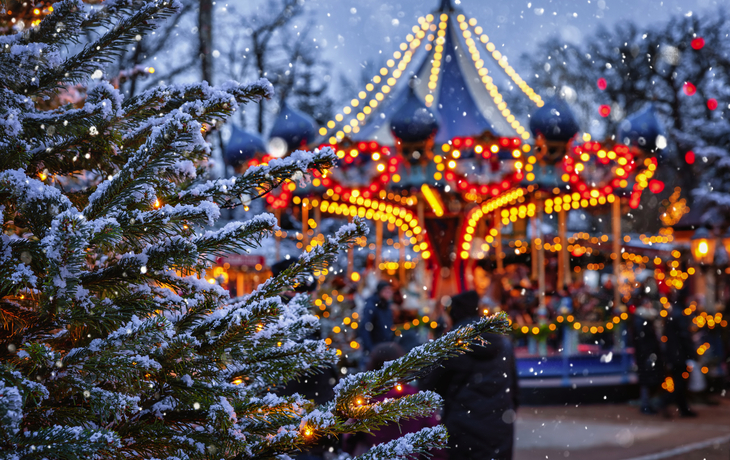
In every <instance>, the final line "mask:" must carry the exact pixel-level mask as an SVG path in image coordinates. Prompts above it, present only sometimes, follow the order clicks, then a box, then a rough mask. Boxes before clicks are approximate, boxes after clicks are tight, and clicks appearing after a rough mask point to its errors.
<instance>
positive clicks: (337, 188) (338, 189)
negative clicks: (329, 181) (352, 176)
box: [335, 185, 342, 193]
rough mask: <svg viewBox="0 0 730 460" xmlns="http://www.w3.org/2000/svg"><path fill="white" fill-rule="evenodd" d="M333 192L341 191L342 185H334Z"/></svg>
mask: <svg viewBox="0 0 730 460" xmlns="http://www.w3.org/2000/svg"><path fill="white" fill-rule="evenodd" d="M335 193H342V187H340V186H339V185H337V186H335Z"/></svg>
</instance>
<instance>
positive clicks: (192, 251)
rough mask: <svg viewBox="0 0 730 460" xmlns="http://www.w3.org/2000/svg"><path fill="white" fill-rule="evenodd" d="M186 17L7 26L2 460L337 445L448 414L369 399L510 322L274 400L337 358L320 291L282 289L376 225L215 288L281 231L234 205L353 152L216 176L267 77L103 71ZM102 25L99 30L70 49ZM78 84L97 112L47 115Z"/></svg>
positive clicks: (1, 157) (109, 8)
mask: <svg viewBox="0 0 730 460" xmlns="http://www.w3.org/2000/svg"><path fill="white" fill-rule="evenodd" d="M179 8H180V4H178V3H176V2H169V1H162V0H160V1H150V2H138V3H128V2H123V1H119V2H108V3H107V4H106V5H105V6H104V7H102V8H95V9H94V10H91V9H90V8H88V7H86V6H85V5H84V4H82V3H80V2H79V1H78V0H63V1H61V2H58V3H56V4H55V5H54V11H53V12H52V13H51V14H49V15H48V16H46V17H45V19H44V20H43V21H42V22H41V23H40V24H39V25H38V27H36V28H33V29H30V30H26V31H25V32H23V33H18V34H14V35H9V36H5V37H3V42H4V43H5V44H6V45H7V46H4V47H2V48H0V91H1V92H2V97H0V213H1V215H0V217H1V219H0V224H1V225H2V230H3V232H2V233H1V234H0V458H7V459H15V458H23V459H36V458H37V459H42V458H58V459H81V458H97V459H118V458H164V459H183V460H184V459H205V458H226V459H244V458H251V459H253V458H256V459H268V458H281V457H280V456H281V455H282V454H288V453H293V452H298V451H300V450H301V449H306V448H307V447H308V446H310V445H312V444H313V443H316V442H317V441H318V440H320V439H322V438H323V437H328V436H338V435H340V434H342V433H345V432H355V431H367V430H371V429H376V428H377V427H379V426H381V425H382V424H384V423H387V422H391V421H396V420H399V419H401V418H403V417H416V416H423V415H426V414H429V413H431V412H432V411H434V410H435V409H436V408H437V406H438V404H439V402H440V398H439V397H438V396H437V395H435V394H433V393H428V392H422V393H418V394H415V395H409V396H404V397H402V398H396V399H390V400H386V401H381V402H373V401H372V400H371V398H372V397H374V396H377V395H379V394H383V393H385V392H387V391H388V390H390V389H391V388H392V387H393V385H395V384H396V383H397V382H399V381H403V380H407V379H411V378H414V377H416V376H418V375H420V374H421V373H422V372H425V371H427V370H428V368H429V366H431V365H433V363H435V362H437V361H438V359H440V358H443V357H446V356H449V355H453V354H455V353H461V352H464V351H465V350H466V349H467V347H468V345H469V344H471V343H473V342H474V341H475V340H477V339H478V337H479V335H480V334H481V333H482V332H485V331H504V330H506V328H507V327H508V325H507V322H506V318H505V317H504V316H503V315H502V316H496V317H489V318H484V319H482V320H481V321H479V322H477V323H475V324H473V325H471V326H468V327H466V328H462V329H459V330H456V331H453V332H451V333H449V334H447V335H445V336H444V337H442V338H441V339H439V340H436V341H433V342H429V343H427V344H425V345H424V346H422V347H420V348H417V349H414V350H413V351H412V352H411V353H409V354H408V355H407V356H405V357H403V358H401V359H399V360H396V361H394V362H391V363H389V364H388V365H387V366H385V367H384V368H383V369H382V370H380V371H375V372H366V373H360V374H356V375H350V376H348V377H347V378H344V379H343V380H342V381H340V383H339V384H338V385H337V386H336V387H335V396H334V399H333V400H332V401H330V402H328V403H326V404H324V405H321V406H317V407H315V406H314V404H313V403H312V402H311V401H308V400H305V399H303V398H302V397H300V396H298V395H294V396H276V395H274V394H272V393H271V391H272V390H274V389H275V388H276V387H277V386H278V385H281V384H282V383H284V382H288V381H290V380H292V379H294V378H299V377H302V376H305V375H307V374H310V373H312V372H315V371H316V370H317V369H318V368H319V367H321V366H325V365H330V364H331V363H333V362H334V361H335V360H336V358H337V356H336V353H335V352H334V350H331V349H329V348H328V347H327V346H326V344H325V343H324V342H323V341H320V340H310V339H308V338H307V337H309V336H310V334H311V333H312V332H313V331H315V330H316V328H317V327H318V322H317V319H316V317H315V316H313V315H311V314H310V313H309V309H310V308H311V305H310V300H309V298H308V297H306V296H302V295H298V296H295V297H294V298H293V299H291V300H290V301H289V302H288V303H285V302H283V301H282V299H281V298H280V297H279V293H280V292H282V291H286V290H290V289H291V288H293V287H295V286H296V285H298V284H300V283H303V282H306V281H307V280H309V279H310V278H311V277H312V276H316V275H318V273H320V272H321V271H322V270H324V269H327V268H328V267H331V264H332V262H333V261H334V258H335V257H336V254H337V253H338V252H339V251H340V250H342V249H345V248H347V247H348V246H349V245H351V244H352V243H353V242H354V241H355V240H356V239H357V238H358V237H361V236H362V235H363V234H364V233H365V226H364V223H363V222H362V221H361V220H355V221H354V222H353V223H351V224H348V225H346V226H344V227H343V228H341V229H340V230H339V231H337V232H336V233H335V235H333V236H331V237H329V238H327V239H326V241H325V242H324V243H323V244H322V245H318V246H317V247H315V248H314V249H312V250H311V251H310V252H308V253H305V254H304V255H303V256H302V257H300V258H299V259H298V260H297V261H296V262H295V263H294V264H293V265H291V266H290V267H289V268H288V269H287V270H284V271H283V272H282V273H281V274H280V275H279V276H277V277H275V278H272V279H269V280H267V281H266V282H265V283H263V284H262V285H260V286H259V287H258V288H257V289H256V290H254V292H252V293H251V294H249V295H247V296H244V297H240V298H238V299H235V300H232V299H230V298H229V294H228V292H227V291H225V290H223V289H221V288H220V287H219V286H217V285H214V284H209V283H208V282H207V281H206V280H205V270H206V268H208V267H209V266H210V261H211V260H212V259H213V258H214V257H215V256H216V255H218V254H221V253H230V252H239V251H245V250H247V249H249V248H251V247H254V246H256V245H259V244H261V243H262V242H263V241H264V240H265V239H266V238H268V237H269V236H270V235H271V234H272V233H273V232H275V231H276V230H277V228H278V227H277V222H276V220H275V219H274V217H273V216H272V215H270V214H260V215H257V216H251V217H250V218H249V219H248V220H246V221H245V222H231V223H228V224H226V225H225V226H222V227H220V226H216V222H217V221H218V218H219V216H220V210H221V209H222V208H233V207H237V206H241V205H243V204H244V203H248V202H249V201H250V200H252V199H257V198H259V197H261V196H263V195H265V194H266V193H268V192H269V191H270V190H272V189H273V188H275V187H277V186H279V185H281V184H282V183H283V182H286V181H288V180H306V178H307V173H308V172H309V171H312V170H316V171H320V172H321V171H323V170H325V169H327V168H329V167H331V166H332V164H333V162H334V161H335V158H336V157H335V155H334V152H332V150H331V149H324V150H322V151H317V152H314V153H307V152H302V151H298V152H295V153H294V154H292V155H291V156H290V157H288V158H285V159H279V160H273V161H271V162H270V163H269V164H268V165H265V166H257V167H253V168H250V169H249V170H248V171H247V172H246V173H244V174H242V175H240V176H238V177H236V178H232V179H219V180H206V179H205V174H204V173H205V168H206V164H207V163H206V161H207V159H208V156H209V154H210V146H209V145H208V144H207V143H206V142H205V139H204V138H203V131H205V127H206V126H212V125H215V124H216V122H218V121H219V120H223V119H225V118H226V117H228V116H230V115H231V114H232V113H233V112H235V111H236V110H237V109H238V107H239V104H243V103H247V102H251V101H258V100H260V99H261V98H262V97H271V96H272V92H271V86H270V84H269V83H268V82H266V81H263V80H261V81H258V82H257V83H254V84H251V85H245V84H239V83H236V82H227V83H225V84H223V85H221V86H219V87H216V88H214V87H211V86H209V85H208V84H207V83H206V82H202V83H193V84H188V85H175V86H170V87H165V86H159V87H156V88H154V89H152V90H148V91H144V92H142V93H140V94H138V95H136V96H134V97H127V98H124V97H123V96H122V93H121V92H120V91H119V90H118V89H116V88H114V87H113V86H112V85H110V84H109V83H108V82H107V81H105V80H104V79H103V78H96V77H95V78H94V79H91V80H90V79H89V77H90V76H92V75H95V76H96V75H98V72H102V74H103V65H104V63H106V62H111V61H113V60H114V59H115V58H117V57H118V56H119V54H120V53H122V52H124V50H125V49H127V47H129V46H130V45H131V44H134V43H135V42H136V41H137V40H136V37H137V36H138V35H142V34H145V33H148V32H150V31H152V30H153V29H154V28H155V27H157V26H159V25H160V24H161V22H162V21H164V19H165V18H169V17H170V16H173V15H174V14H175V13H176V12H177V11H178V9H179ZM92 32H93V34H92ZM87 35H89V36H94V37H95V39H94V40H93V41H92V42H91V43H89V44H88V45H86V46H83V47H74V46H70V45H73V43H74V42H75V40H77V37H80V36H87ZM63 50H70V51H68V52H64V51H63ZM74 84H83V85H88V91H86V92H85V93H86V94H87V96H86V97H85V99H84V100H83V101H81V102H80V104H81V107H80V108H74V106H73V105H64V106H60V107H58V108H55V109H44V108H43V107H42V104H41V103H42V101H43V100H44V99H45V98H47V97H51V96H52V95H54V93H56V92H62V91H64V88H67V87H69V86H70V85H74ZM82 177H83V180H79V179H80V178H82ZM445 438H446V433H445V430H444V429H443V427H436V428H432V429H425V430H422V431H419V432H418V433H413V434H408V435H406V436H404V437H403V438H401V439H399V440H396V441H393V442H390V443H387V444H384V445H381V446H376V447H375V448H374V449H373V450H372V451H371V452H369V453H367V454H365V455H364V456H363V458H373V459H374V458H403V457H408V456H413V455H415V454H417V453H419V452H422V451H424V450H425V449H428V448H431V447H439V446H443V445H444V443H445Z"/></svg>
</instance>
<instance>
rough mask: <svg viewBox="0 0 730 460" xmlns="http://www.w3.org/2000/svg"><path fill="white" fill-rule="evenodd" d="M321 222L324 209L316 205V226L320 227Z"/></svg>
mask: <svg viewBox="0 0 730 460" xmlns="http://www.w3.org/2000/svg"><path fill="white" fill-rule="evenodd" d="M321 222H322V210H321V209H319V206H314V223H315V224H316V227H315V228H319V224H320V223H321ZM320 231H321V230H320Z"/></svg>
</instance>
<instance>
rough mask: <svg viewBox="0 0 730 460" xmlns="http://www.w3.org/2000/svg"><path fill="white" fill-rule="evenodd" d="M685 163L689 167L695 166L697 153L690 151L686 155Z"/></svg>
mask: <svg viewBox="0 0 730 460" xmlns="http://www.w3.org/2000/svg"><path fill="white" fill-rule="evenodd" d="M684 161H686V162H687V164H688V165H691V164H694V162H695V153H694V152H693V151H692V150H690V151H688V152H687V153H685V154H684Z"/></svg>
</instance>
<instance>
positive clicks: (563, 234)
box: [558, 209, 571, 291]
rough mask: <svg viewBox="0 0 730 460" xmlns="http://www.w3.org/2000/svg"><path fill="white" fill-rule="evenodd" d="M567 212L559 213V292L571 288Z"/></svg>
mask: <svg viewBox="0 0 730 460" xmlns="http://www.w3.org/2000/svg"><path fill="white" fill-rule="evenodd" d="M567 227H568V225H567V212H566V211H565V209H563V210H561V211H560V212H559V213H558V236H559V237H560V253H559V254H558V255H559V258H560V260H559V261H558V263H559V265H558V290H559V291H562V290H563V289H565V288H566V287H568V286H570V280H571V278H570V256H569V255H568V237H567V233H568V230H567Z"/></svg>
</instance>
